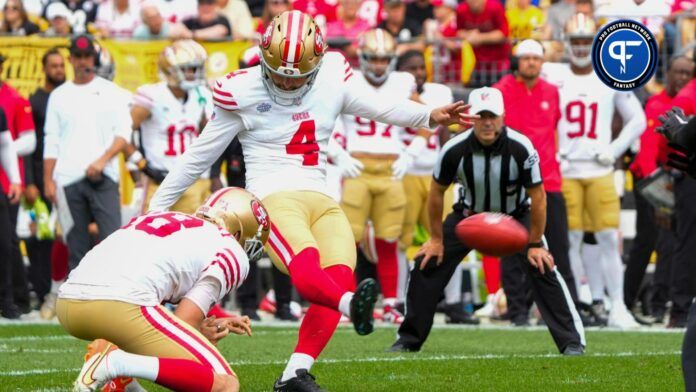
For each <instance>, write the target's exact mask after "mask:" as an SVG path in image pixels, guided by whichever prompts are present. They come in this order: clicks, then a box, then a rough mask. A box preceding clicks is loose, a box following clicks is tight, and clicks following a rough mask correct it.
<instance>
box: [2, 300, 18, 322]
mask: <svg viewBox="0 0 696 392" xmlns="http://www.w3.org/2000/svg"><path fill="white" fill-rule="evenodd" d="M21 315H22V313H21V312H20V311H19V309H18V308H17V306H16V305H15V304H6V305H3V306H1V307H0V317H4V318H6V319H9V320H16V319H18V318H19V317H20V316H21Z"/></svg>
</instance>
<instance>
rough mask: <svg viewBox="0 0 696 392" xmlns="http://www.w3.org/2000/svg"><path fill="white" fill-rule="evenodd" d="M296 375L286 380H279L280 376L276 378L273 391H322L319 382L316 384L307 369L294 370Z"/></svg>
mask: <svg viewBox="0 0 696 392" xmlns="http://www.w3.org/2000/svg"><path fill="white" fill-rule="evenodd" d="M295 374H296V375H297V376H296V377H293V378H291V379H289V380H286V381H280V380H281V378H282V376H281V377H279V378H278V380H276V382H275V384H274V385H273V391H274V392H323V391H324V390H323V389H321V387H320V386H319V384H317V382H316V381H314V380H315V378H314V376H313V375H312V374H311V373H310V372H308V371H307V369H298V370H296V371H295Z"/></svg>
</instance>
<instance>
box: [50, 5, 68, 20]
mask: <svg viewBox="0 0 696 392" xmlns="http://www.w3.org/2000/svg"><path fill="white" fill-rule="evenodd" d="M71 16H72V12H70V10H69V9H68V7H67V6H66V5H65V4H63V3H62V2H60V1H56V2H53V3H51V4H49V5H48V8H46V19H48V20H52V19H53V18H59V17H60V18H65V19H70V17H71Z"/></svg>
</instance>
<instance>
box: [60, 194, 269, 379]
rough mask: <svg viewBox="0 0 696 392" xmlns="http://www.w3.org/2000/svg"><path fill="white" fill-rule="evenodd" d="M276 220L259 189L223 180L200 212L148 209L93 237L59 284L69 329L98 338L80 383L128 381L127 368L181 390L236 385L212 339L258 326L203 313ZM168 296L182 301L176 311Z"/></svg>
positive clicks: (240, 274)
mask: <svg viewBox="0 0 696 392" xmlns="http://www.w3.org/2000/svg"><path fill="white" fill-rule="evenodd" d="M269 230H270V221H269V219H268V214H267V213H266V210H265V209H264V207H263V205H262V204H261V202H260V201H259V200H258V199H256V197H254V195H252V194H251V193H249V192H247V191H245V190H244V189H241V188H223V189H221V190H219V191H217V192H215V193H214V194H212V195H211V196H210V198H209V199H208V200H207V201H206V202H205V203H204V204H203V205H201V206H200V207H199V208H198V210H197V211H196V213H195V215H188V214H183V213H180V212H153V213H149V214H146V215H142V216H139V217H137V218H133V220H131V221H130V223H128V224H127V225H126V226H124V227H122V228H121V229H119V230H117V231H116V232H114V233H113V234H112V235H110V236H109V237H107V238H106V239H105V240H104V241H102V242H101V243H99V244H98V245H97V246H95V247H94V248H93V249H92V250H91V251H90V252H89V253H87V255H85V257H84V258H83V259H82V261H81V262H80V264H79V266H78V267H77V268H75V269H74V270H73V271H72V272H71V273H70V276H69V278H68V280H67V281H66V282H65V283H64V284H63V285H62V286H61V289H60V293H59V296H58V303H57V309H56V310H57V313H58V320H59V321H60V323H61V324H62V325H63V327H64V328H65V330H66V331H67V332H68V333H69V334H71V335H72V336H75V337H76V338H79V339H85V340H94V339H96V340H94V341H93V342H92V343H91V344H90V345H89V346H88V350H87V355H86V361H85V364H84V366H83V367H82V370H81V371H80V375H79V376H78V378H77V380H76V381H75V390H77V391H94V390H97V389H98V388H100V387H101V386H102V385H104V384H105V383H106V382H108V381H110V380H113V379H117V378H119V379H118V381H120V382H121V383H123V384H127V383H128V382H129V381H130V380H123V379H121V377H135V378H142V379H146V380H150V381H154V382H156V383H157V384H160V385H162V386H165V387H167V388H170V389H174V390H197V391H236V390H238V389H239V382H238V380H237V377H236V375H235V374H234V372H233V371H232V370H231V369H230V367H229V365H228V364H227V361H226V360H225V359H224V358H223V356H222V355H221V354H220V352H219V351H218V350H217V348H215V344H216V342H217V341H218V340H220V339H221V338H223V337H224V336H226V335H227V334H228V333H229V332H230V331H231V332H234V333H237V334H244V333H246V334H248V335H250V336H251V324H250V321H249V318H248V317H246V316H245V317H232V318H225V319H215V318H214V317H210V318H205V314H206V313H207V312H208V310H209V309H210V307H211V306H212V305H214V304H216V303H217V302H219V301H220V300H221V299H222V297H224V296H225V295H226V294H227V293H228V292H229V291H230V290H232V289H236V288H238V287H239V286H240V285H241V284H242V283H243V282H244V280H245V279H246V276H247V274H248V272H249V260H250V259H252V260H253V259H255V258H257V257H258V256H259V255H260V254H261V251H262V249H263V244H264V242H265V241H266V239H267V238H268V235H269ZM164 302H169V303H175V304H178V306H177V308H176V310H175V311H174V313H171V312H170V311H168V310H167V309H166V308H165V307H163V306H162V305H160V304H161V303H164Z"/></svg>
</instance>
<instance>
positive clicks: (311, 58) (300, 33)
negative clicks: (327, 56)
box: [260, 11, 326, 105]
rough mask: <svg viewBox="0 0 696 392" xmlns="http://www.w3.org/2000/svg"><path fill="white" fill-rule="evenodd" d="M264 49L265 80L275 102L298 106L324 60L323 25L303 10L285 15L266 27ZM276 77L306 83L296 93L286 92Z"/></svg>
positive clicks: (262, 60)
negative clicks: (296, 79) (320, 25)
mask: <svg viewBox="0 0 696 392" xmlns="http://www.w3.org/2000/svg"><path fill="white" fill-rule="evenodd" d="M260 48H261V69H262V70H263V81H264V84H265V85H266V88H267V89H268V91H269V93H270V94H271V97H272V98H273V100H274V102H276V103H278V104H280V105H292V104H296V103H297V102H298V101H299V99H300V98H302V97H303V96H304V95H305V94H307V92H308V91H309V89H310V88H311V87H312V84H313V83H314V79H315V78H316V76H317V73H318V71H319V67H321V60H322V58H323V57H324V51H325V50H326V43H325V42H324V36H323V35H322V33H321V30H320V29H319V26H318V25H317V24H316V23H315V22H314V19H312V17H311V16H309V15H307V14H304V13H302V12H300V11H286V12H283V13H282V14H280V15H278V16H276V17H275V18H273V20H272V21H271V23H270V24H269V25H268V27H267V28H266V32H265V33H264V34H263V37H262V38H261V44H260ZM272 74H276V75H279V76H281V77H285V78H306V80H305V82H304V83H303V84H302V85H301V86H300V87H298V88H296V89H294V90H285V89H283V88H281V87H278V86H277V85H276V84H275V83H274V82H273V80H272V79H271V75H272Z"/></svg>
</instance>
